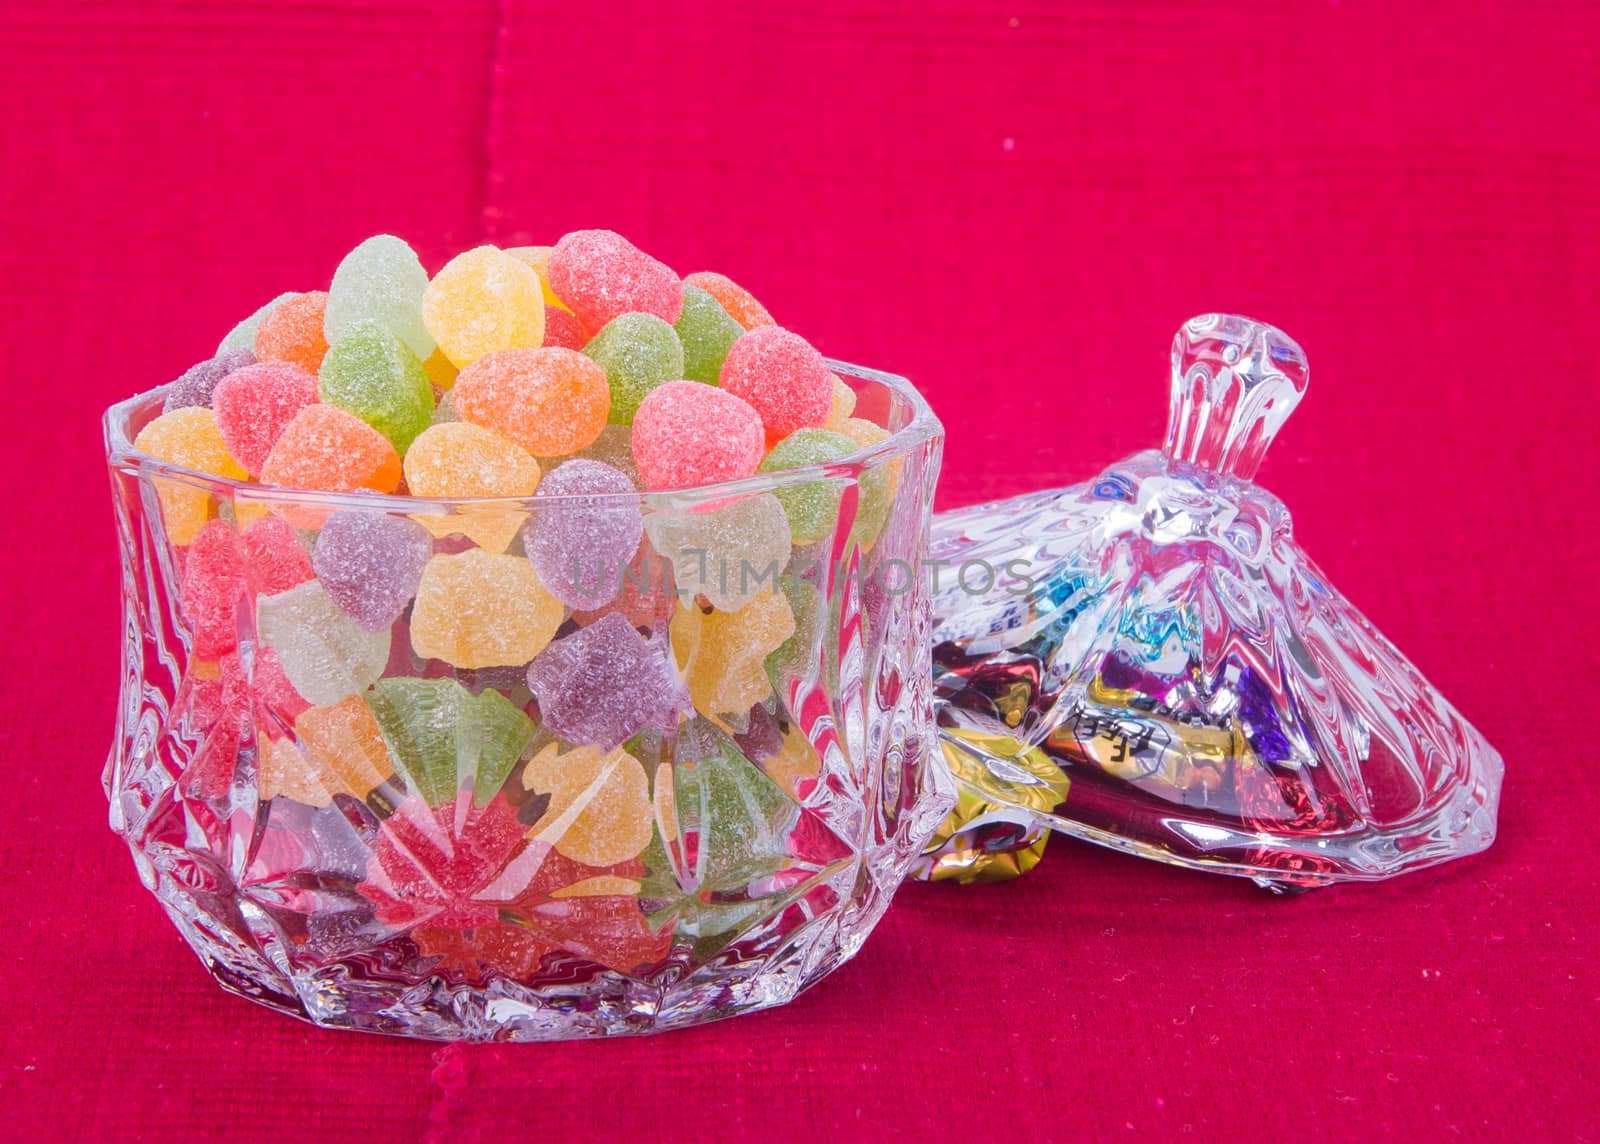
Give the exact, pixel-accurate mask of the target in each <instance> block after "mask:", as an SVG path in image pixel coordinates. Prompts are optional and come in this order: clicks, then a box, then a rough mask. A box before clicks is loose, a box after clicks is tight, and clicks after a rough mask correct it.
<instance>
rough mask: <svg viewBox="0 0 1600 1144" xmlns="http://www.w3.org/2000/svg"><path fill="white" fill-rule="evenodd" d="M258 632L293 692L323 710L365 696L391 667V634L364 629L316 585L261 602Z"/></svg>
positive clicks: (309, 582) (311, 583) (258, 601)
mask: <svg viewBox="0 0 1600 1144" xmlns="http://www.w3.org/2000/svg"><path fill="white" fill-rule="evenodd" d="M256 631H257V633H258V634H259V635H260V637H261V641H262V642H263V643H265V644H267V645H268V646H269V647H271V648H272V649H273V650H274V651H276V652H277V653H278V662H279V663H281V664H282V665H283V673H284V674H285V675H286V676H288V677H289V682H290V683H292V684H294V689H295V690H296V691H298V692H299V693H300V694H301V695H303V696H305V697H306V699H307V700H308V701H310V702H311V703H315V704H318V705H321V706H326V705H328V704H333V703H337V702H339V701H340V700H341V699H344V698H346V697H347V696H351V695H359V694H361V692H363V691H365V690H366V689H367V688H368V687H370V686H372V683H373V681H374V680H376V679H377V678H378V677H379V676H381V675H382V674H383V669H384V667H385V666H386V665H387V664H388V662H389V629H388V628H384V629H382V630H381V631H376V632H371V631H368V630H367V629H365V628H363V627H362V626H361V625H360V624H358V623H356V622H355V621H354V620H352V619H351V618H350V617H349V616H348V615H347V614H345V611H344V609H342V608H340V607H339V605H338V604H336V603H334V602H333V598H332V597H331V596H329V595H328V592H327V590H326V589H325V588H323V586H322V585H321V584H320V583H318V582H317V581H315V580H307V581H306V582H305V583H304V584H300V585H297V586H295V587H293V588H290V589H289V590H288V591H287V592H279V593H278V594H277V595H275V596H258V597H257V598H256Z"/></svg>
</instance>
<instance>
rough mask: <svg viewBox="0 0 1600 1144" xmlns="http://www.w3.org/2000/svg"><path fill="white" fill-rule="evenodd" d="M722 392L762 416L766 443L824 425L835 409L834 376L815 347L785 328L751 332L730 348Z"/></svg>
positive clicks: (758, 329)
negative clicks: (796, 431)
mask: <svg viewBox="0 0 1600 1144" xmlns="http://www.w3.org/2000/svg"><path fill="white" fill-rule="evenodd" d="M720 379H721V384H722V388H723V389H725V390H727V391H728V392H729V393H732V394H734V395H736V396H738V397H742V398H744V399H745V400H746V401H748V402H749V403H750V404H751V405H752V406H754V407H755V411H756V412H757V413H759V414H760V415H761V423H762V424H763V425H764V426H766V430H767V441H768V442H769V443H776V442H777V441H779V440H782V439H783V438H784V437H787V436H788V435H789V434H790V433H793V432H794V431H795V430H796V429H804V428H806V427H808V426H814V425H821V424H822V423H823V422H824V421H826V420H827V419H828V413H829V412H830V410H832V408H833V374H832V373H831V372H829V370H828V363H827V362H826V361H825V360H824V359H823V357H822V355H821V354H820V353H818V352H817V350H816V348H815V347H814V346H812V344H811V343H810V342H808V341H806V340H805V339H804V338H802V337H801V336H800V335H799V334H792V333H790V332H789V331H788V330H785V329H784V328H782V327H781V326H760V327H758V328H756V329H754V330H750V331H749V332H747V333H746V334H745V335H744V336H743V337H741V338H740V339H739V340H738V341H736V342H734V343H733V347H732V348H731V349H730V350H728V356H727V357H726V358H725V359H724V360H723V363H722V373H721V375H720Z"/></svg>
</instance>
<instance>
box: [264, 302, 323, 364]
mask: <svg viewBox="0 0 1600 1144" xmlns="http://www.w3.org/2000/svg"><path fill="white" fill-rule="evenodd" d="M327 304H328V296H327V294H325V293H323V292H322V291H320V290H313V291H311V292H310V293H307V294H291V295H290V296H289V297H287V298H285V299H284V300H283V301H282V302H279V303H278V304H277V305H276V306H274V307H273V308H272V311H271V312H270V313H268V314H267V315H266V316H265V317H263V318H262V319H261V324H260V325H259V326H257V327H256V340H255V345H254V347H253V348H254V349H255V353H256V357H257V358H258V359H259V360H261V361H286V362H290V363H292V364H294V365H297V366H299V367H300V368H301V369H303V370H305V371H306V372H307V373H309V374H311V375H313V376H315V375H316V372H317V370H318V369H319V368H320V367H321V365H322V355H323V354H325V353H327V352H328V337H327V335H326V334H325V333H324V332H323V313H324V311H325V310H326V308H327Z"/></svg>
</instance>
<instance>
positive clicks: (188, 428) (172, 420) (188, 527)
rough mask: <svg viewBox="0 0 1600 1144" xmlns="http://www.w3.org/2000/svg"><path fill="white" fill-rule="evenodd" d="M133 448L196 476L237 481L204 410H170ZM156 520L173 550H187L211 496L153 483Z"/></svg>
mask: <svg viewBox="0 0 1600 1144" xmlns="http://www.w3.org/2000/svg"><path fill="white" fill-rule="evenodd" d="M133 445H134V448H136V449H138V450H139V451H140V452H143V453H145V454H148V455H149V456H151V457H154V458H155V459H156V460H158V461H166V462H168V463H169V464H173V465H181V466H182V467H183V468H185V469H193V470H194V471H195V472H197V473H207V474H210V475H212V476H217V477H224V478H227V479H229V480H243V479H244V477H245V471H244V469H242V468H240V466H239V462H237V461H235V460H234V459H233V455H232V454H230V453H229V452H228V446H227V445H226V444H224V443H223V440H222V434H221V432H220V431H218V429H217V415H216V414H215V413H213V412H212V411H211V410H209V409H206V408H204V407H190V408H187V409H174V410H173V411H172V412H171V413H163V414H162V415H161V416H160V417H157V418H156V419H155V420H154V421H151V422H150V423H149V424H148V425H146V426H145V427H144V428H143V429H141V430H139V434H138V436H137V437H135V438H134V442H133ZM156 494H157V496H158V497H159V499H160V501H161V519H162V521H163V522H164V523H165V524H166V528H167V536H168V537H169V538H170V539H171V541H172V543H173V544H177V545H184V544H188V543H189V542H190V541H192V540H193V539H194V538H195V534H196V533H198V532H199V531H200V529H201V528H203V527H204V526H205V523H206V520H207V519H208V518H209V517H210V515H211V494H210V492H208V491H207V490H206V489H204V488H197V487H195V486H194V485H191V484H186V483H185V482H183V481H179V480H173V479H169V478H165V477H158V478H157V479H156Z"/></svg>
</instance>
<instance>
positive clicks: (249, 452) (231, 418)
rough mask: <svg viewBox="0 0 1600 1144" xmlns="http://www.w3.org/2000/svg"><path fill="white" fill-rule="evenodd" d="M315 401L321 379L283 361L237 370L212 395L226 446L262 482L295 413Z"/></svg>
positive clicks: (224, 379)
mask: <svg viewBox="0 0 1600 1144" xmlns="http://www.w3.org/2000/svg"><path fill="white" fill-rule="evenodd" d="M316 401H317V379H316V378H314V377H312V376H311V375H310V374H309V373H307V372H306V371H305V370H303V369H301V368H300V367H299V366H297V365H291V364H289V363H288V362H281V361H264V362H260V363H258V364H256V365H247V366H245V367H244V368H243V369H236V370H234V371H233V372H232V373H230V374H228V376H227V377H225V378H223V379H222V380H221V381H220V382H218V383H217V388H216V392H214V393H213V394H212V395H211V407H212V408H213V409H214V410H216V414H217V429H218V431H219V432H221V434H222V443H223V444H225V445H226V446H227V447H228V452H230V453H232V454H233V459H234V460H236V461H238V462H239V464H241V465H243V466H244V470H245V472H247V473H249V474H250V475H251V476H252V477H257V478H259V477H260V476H261V466H262V465H264V464H266V461H267V454H269V453H271V452H272V447H273V446H274V445H276V444H277V443H278V438H279V437H281V436H283V431H284V429H285V428H286V427H287V426H288V424H289V422H291V421H293V420H294V416H295V414H296V413H299V412H300V411H301V410H302V409H304V408H305V407H306V406H308V405H314V404H316Z"/></svg>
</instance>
